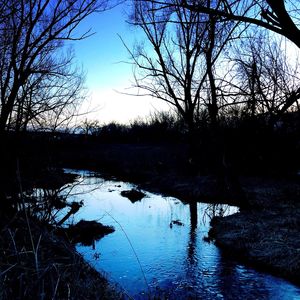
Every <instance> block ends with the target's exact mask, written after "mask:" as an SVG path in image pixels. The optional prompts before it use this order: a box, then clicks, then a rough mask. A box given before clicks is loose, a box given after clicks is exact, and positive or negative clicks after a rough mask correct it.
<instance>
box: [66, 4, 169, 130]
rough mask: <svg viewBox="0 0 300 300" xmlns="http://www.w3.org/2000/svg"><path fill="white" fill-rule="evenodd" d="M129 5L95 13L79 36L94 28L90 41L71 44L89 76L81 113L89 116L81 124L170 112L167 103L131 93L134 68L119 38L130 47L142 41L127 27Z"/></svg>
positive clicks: (132, 118) (134, 31)
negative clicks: (85, 121) (86, 95)
mask: <svg viewBox="0 0 300 300" xmlns="http://www.w3.org/2000/svg"><path fill="white" fill-rule="evenodd" d="M129 9H130V8H129V7H128V5H126V4H122V5H119V6H117V7H115V8H113V9H112V10H109V11H106V12H103V13H95V14H93V15H91V16H89V17H88V18H87V19H85V20H84V21H83V23H82V24H80V26H79V28H78V32H79V33H84V32H86V31H87V30H89V29H90V28H91V31H92V32H94V34H93V35H92V36H90V37H89V38H87V39H85V40H82V41H78V42H75V43H73V44H72V47H73V49H74V51H75V56H76V62H77V63H78V65H79V66H82V67H83V69H84V71H85V73H86V83H85V86H86V87H87V89H88V98H87V101H86V102H84V103H83V105H82V107H81V112H89V113H88V114H86V115H83V116H80V117H79V118H78V120H83V119H89V120H98V121H99V122H100V123H101V124H102V123H109V122H113V121H115V122H119V123H129V122H131V121H133V120H134V119H137V118H139V117H140V118H145V117H147V116H149V115H150V114H151V113H153V112H155V111H161V110H168V109H170V108H169V107H168V105H167V104H166V103H163V102H162V101H161V100H158V99H154V98H152V97H150V96H144V97H142V96H134V95H125V93H131V94H136V93H137V90H135V89H132V88H130V87H132V81H133V75H132V65H131V64H129V63H128V62H129V61H130V55H129V53H128V51H127V50H126V48H125V46H124V45H123V43H122V41H121V39H120V37H119V36H121V37H122V39H123V40H124V42H125V43H126V44H127V45H128V47H129V48H130V49H131V47H132V46H133V45H134V43H135V41H138V40H139V41H140V40H141V39H143V35H142V34H141V33H140V32H138V30H137V29H135V28H133V27H132V26H130V25H129V24H128V23H126V20H127V18H128V13H129Z"/></svg>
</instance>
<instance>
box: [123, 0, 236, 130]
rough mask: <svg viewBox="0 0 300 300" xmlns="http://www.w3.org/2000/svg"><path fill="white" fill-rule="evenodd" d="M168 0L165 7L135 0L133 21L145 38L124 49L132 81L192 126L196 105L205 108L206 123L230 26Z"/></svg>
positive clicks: (213, 117) (214, 111)
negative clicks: (131, 68)
mask: <svg viewBox="0 0 300 300" xmlns="http://www.w3.org/2000/svg"><path fill="white" fill-rule="evenodd" d="M171 2H172V3H173V6H169V7H167V8H165V7H164V6H162V5H159V4H157V3H156V1H139V0H136V1H135V2H134V5H135V6H134V9H135V10H134V18H133V22H134V24H135V25H137V26H139V27H140V28H141V29H142V30H143V32H144V34H145V36H146V41H147V42H148V44H144V45H139V46H137V47H136V48H135V49H134V50H133V51H130V50H129V52H130V54H131V57H132V60H133V62H134V63H135V66H136V70H135V86H136V87H138V88H140V89H141V90H143V91H144V92H145V93H146V94H148V95H151V96H153V97H156V98H158V99H161V100H163V101H165V102H167V103H169V104H170V105H171V106H172V107H174V108H175V110H176V111H177V112H178V113H179V114H180V115H181V116H182V118H183V119H184V121H185V123H186V125H187V128H188V131H189V132H193V130H194V127H195V118H196V117H197V113H198V112H199V111H200V109H206V110H207V111H208V112H209V116H210V120H211V123H215V122H216V119H217V115H218V103H217V102H218V99H217V98H218V95H217V86H216V82H215V76H214V74H215V65H216V61H217V60H218V58H219V56H220V53H221V52H222V50H223V49H224V47H225V45H226V43H227V42H228V41H229V40H230V37H231V34H232V32H233V27H232V26H231V25H228V26H224V24H222V26H220V24H219V22H218V19H217V18H216V17H214V16H206V15H203V14H200V13H198V12H193V11H190V10H189V9H185V8H183V7H182V6H180V5H179V4H180V3H181V1H178V0H172V1H169V3H171ZM202 2H203V3H204V2H205V3H209V2H210V1H207V0H205V1H202Z"/></svg>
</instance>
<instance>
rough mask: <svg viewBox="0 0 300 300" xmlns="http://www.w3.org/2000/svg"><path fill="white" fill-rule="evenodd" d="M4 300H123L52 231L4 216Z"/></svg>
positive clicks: (0, 263)
mask: <svg viewBox="0 0 300 300" xmlns="http://www.w3.org/2000/svg"><path fill="white" fill-rule="evenodd" d="M0 228H1V235H0V240H1V241H0V245H1V246H0V270H1V273H0V274H1V276H0V286H1V289H0V290H1V292H0V298H1V299H121V298H122V295H121V294H120V292H117V289H116V288H115V287H113V286H112V285H110V284H109V282H108V281H107V280H106V279H105V278H104V277H103V276H102V275H100V274H99V273H98V272H96V271H95V270H94V269H93V268H91V267H90V266H89V265H88V264H87V263H86V262H84V260H83V258H82V257H81V256H80V255H79V254H78V253H77V252H76V250H75V247H74V246H73V245H71V244H70V243H69V242H68V241H67V240H66V239H64V238H62V237H59V236H58V235H57V234H56V233H55V230H54V229H53V228H50V227H49V226H47V225H45V224H42V223H41V222H40V221H39V220H37V219H35V218H32V217H30V218H27V217H26V216H25V215H24V214H23V213H21V212H19V213H15V214H13V215H10V216H7V215H6V216H1V227H0Z"/></svg>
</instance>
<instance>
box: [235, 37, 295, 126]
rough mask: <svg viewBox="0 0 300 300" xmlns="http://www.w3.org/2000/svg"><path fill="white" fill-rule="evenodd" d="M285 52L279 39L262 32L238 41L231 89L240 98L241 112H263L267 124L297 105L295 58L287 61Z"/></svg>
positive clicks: (275, 120) (260, 113)
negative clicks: (233, 85) (242, 110)
mask: <svg viewBox="0 0 300 300" xmlns="http://www.w3.org/2000/svg"><path fill="white" fill-rule="evenodd" d="M287 55H288V54H287V53H286V49H285V43H283V41H282V40H274V39H270V37H269V35H268V34H266V33H264V34H262V35H261V36H260V37H257V38H255V37H252V38H250V39H249V40H247V42H245V43H240V44H239V48H238V50H237V53H236V55H235V56H236V57H235V59H234V60H235V69H234V72H235V73H236V77H237V82H236V84H235V88H236V90H237V95H238V97H239V98H242V100H244V101H241V103H242V105H243V106H244V111H245V112H246V113H248V114H250V115H251V116H256V115H263V116H264V117H265V118H266V120H268V124H269V125H270V126H271V127H274V125H275V124H276V122H277V121H279V120H280V118H281V117H282V115H283V114H284V113H285V112H287V111H290V110H291V109H293V108H295V107H296V108H298V107H299V101H300V88H299V83H300V74H299V64H298V58H297V57H296V56H295V57H294V59H293V61H289V60H288V57H287ZM232 83H234V81H232ZM236 103H238V101H236Z"/></svg>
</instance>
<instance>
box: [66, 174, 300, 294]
mask: <svg viewBox="0 0 300 300" xmlns="http://www.w3.org/2000/svg"><path fill="white" fill-rule="evenodd" d="M68 171H69V172H76V173H77V174H80V175H81V177H80V178H79V179H78V181H77V183H76V184H75V185H74V186H73V188H72V191H71V194H70V196H69V201H74V200H76V201H80V200H83V201H84V207H83V208H82V209H81V210H80V211H79V212H78V213H77V214H76V216H75V217H74V218H75V219H74V220H72V221H79V220H80V219H85V220H98V221H100V222H101V223H103V224H105V225H112V226H114V227H115V229H116V231H115V232H114V233H112V234H110V235H107V236H106V237H104V238H103V239H101V240H100V241H98V242H96V243H95V245H94V246H82V245H78V246H77V250H78V252H80V253H81V254H82V255H83V256H84V258H85V259H86V260H87V261H88V262H89V263H90V264H91V265H92V266H94V267H95V268H96V269H97V270H99V271H101V272H104V273H105V274H106V275H107V277H108V279H110V280H111V281H114V282H116V283H118V284H119V285H120V286H121V287H122V288H123V289H124V291H126V293H128V295H130V297H132V298H134V299H148V297H149V295H150V298H153V297H154V296H158V297H160V298H163V297H164V296H166V297H168V299H300V288H299V287H297V286H295V285H293V284H291V283H289V282H287V281H285V280H283V279H280V278H276V277H274V276H271V275H268V274H264V273H261V272H257V271H255V270H253V269H251V268H248V267H245V266H243V265H241V264H239V263H237V262H236V261H234V260H230V259H228V258H224V257H223V256H222V255H221V253H220V250H219V249H218V248H217V247H216V246H214V245H213V244H211V243H207V242H204V241H203V237H205V236H206V235H207V231H208V229H209V220H210V216H211V215H213V214H216V215H217V214H220V213H221V214H231V213H234V212H236V211H237V208H236V207H230V206H224V205H223V206H222V205H218V206H212V205H209V204H205V203H198V204H194V205H192V206H191V205H188V204H184V203H182V202H181V201H179V200H178V199H176V198H172V197H163V196H161V195H157V194H153V193H149V192H145V191H144V192H145V193H146V197H145V198H143V199H142V200H141V201H139V202H135V203H132V202H131V201H130V200H128V199H127V198H124V197H122V196H121V195H120V192H121V191H123V190H129V189H131V188H133V187H135V186H134V185H132V184H130V183H126V182H120V181H113V180H104V179H102V178H101V177H99V176H98V175H96V174H93V173H89V172H85V171H74V170H68ZM172 220H180V222H182V223H183V226H180V225H176V224H173V225H172V226H170V223H171V222H172Z"/></svg>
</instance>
